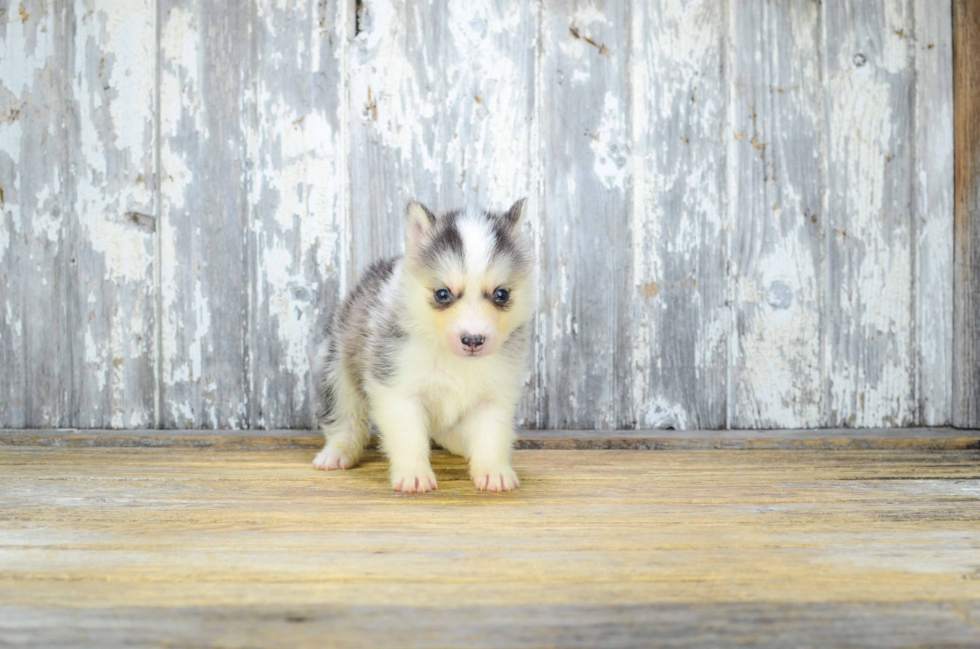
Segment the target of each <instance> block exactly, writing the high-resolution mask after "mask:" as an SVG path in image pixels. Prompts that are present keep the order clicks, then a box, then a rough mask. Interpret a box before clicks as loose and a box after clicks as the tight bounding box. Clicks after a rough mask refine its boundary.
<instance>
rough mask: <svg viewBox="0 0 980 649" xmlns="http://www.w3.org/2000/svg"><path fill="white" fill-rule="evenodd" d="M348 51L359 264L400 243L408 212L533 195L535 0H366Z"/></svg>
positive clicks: (361, 266) (500, 205)
mask: <svg viewBox="0 0 980 649" xmlns="http://www.w3.org/2000/svg"><path fill="white" fill-rule="evenodd" d="M357 25H358V30H359V31H358V32H357V34H356V37H355V40H354V42H353V43H352V47H351V53H350V55H351V73H350V74H351V90H350V93H351V106H350V117H351V146H352V163H351V181H352V205H353V213H354V221H353V233H352V234H353V237H352V247H353V259H352V263H353V265H354V269H355V272H357V271H360V270H362V269H364V268H365V267H366V266H367V265H369V264H370V263H371V262H372V261H373V260H375V259H377V258H378V257H380V256H383V255H391V254H396V253H399V252H401V251H402V250H403V249H404V241H403V239H404V224H403V218H402V216H403V212H404V209H405V205H406V203H407V202H408V201H409V200H410V199H412V198H418V199H419V200H421V201H422V202H424V203H427V204H429V206H430V207H432V208H433V209H445V208H450V207H458V206H460V205H462V204H477V205H488V206H492V207H497V208H504V207H509V206H510V203H511V202H513V200H515V199H516V198H520V197H521V196H526V195H528V192H529V190H530V187H529V175H530V173H529V171H530V169H529V165H530V158H529V137H530V131H531V126H530V121H531V118H532V110H533V106H534V103H533V102H534V90H533V76H532V75H533V70H534V67H533V66H534V58H533V55H534V49H533V45H534V40H533V39H534V28H535V22H534V15H533V14H532V12H531V11H530V7H529V3H528V2H525V1H522V2H514V3H511V2H499V1H491V0H481V1H479V2H471V3H466V4H460V3H453V2H449V1H448V0H439V1H436V2H433V3H432V4H425V3H420V2H412V1H410V0H380V1H378V2H365V3H361V6H360V14H359V18H358V20H357Z"/></svg>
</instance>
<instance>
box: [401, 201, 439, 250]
mask: <svg viewBox="0 0 980 649" xmlns="http://www.w3.org/2000/svg"><path fill="white" fill-rule="evenodd" d="M435 226H436V215H435V214H433V213H432V212H430V211H429V208H427V207H426V206H425V205H423V204H422V203H419V202H418V201H412V202H411V203H409V204H408V207H406V208H405V232H406V234H407V235H408V249H409V250H414V249H415V248H416V247H417V246H418V245H419V244H420V243H422V241H424V240H425V238H426V237H428V236H429V235H430V234H432V230H433V228H435Z"/></svg>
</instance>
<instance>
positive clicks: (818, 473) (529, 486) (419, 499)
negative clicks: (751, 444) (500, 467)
mask: <svg viewBox="0 0 980 649" xmlns="http://www.w3.org/2000/svg"><path fill="white" fill-rule="evenodd" d="M311 457H312V451H311V450H307V449H296V450H289V449H285V450H282V449H280V450H274V449H264V450H240V451H234V450H228V449H207V448H186V449H179V448H173V447H171V448H158V449H154V448H101V449H80V448H40V447H0V466H2V470H0V493H2V494H3V498H2V501H0V502H2V517H0V557H2V561H0V565H2V568H0V602H2V603H3V605H2V608H0V628H2V629H3V630H4V631H5V633H4V639H5V641H6V642H8V643H15V644H16V643H20V644H23V643H27V642H31V641H33V643H34V644H38V643H41V644H45V643H47V642H42V640H44V641H47V640H49V639H50V641H51V642H55V641H57V640H64V641H66V642H68V643H69V646H70V643H72V642H74V643H76V644H78V643H87V644H90V645H91V644H100V646H108V645H110V644H117V643H121V642H123V641H124V640H125V639H126V638H135V637H138V636H139V634H144V635H143V636H142V637H143V638H144V641H145V638H152V639H155V640H158V641H160V642H170V643H177V644H179V643H180V642H182V641H183V639H185V638H189V637H191V636H190V634H192V633H194V632H199V633H201V634H202V635H201V636H199V637H197V639H196V640H195V641H196V642H203V641H205V640H206V639H209V638H217V640H215V642H216V643H218V644H224V645H236V646H237V645H238V644H241V643H245V642H246V640H247V644H249V645H251V646H269V645H276V646H282V645H283V644H291V645H292V644H308V643H311V642H314V641H317V642H322V641H323V637H324V634H327V635H329V637H330V638H331V640H332V641H335V642H337V643H338V644H344V645H353V646H381V645H383V644H385V643H388V642H390V640H389V639H388V638H390V637H391V636H390V635H388V634H392V633H397V634H398V635H397V637H398V640H399V642H400V643H401V644H402V645H403V646H405V645H407V646H415V645H413V644H412V643H416V644H418V645H426V646H459V645H461V644H462V645H476V646H494V645H493V643H497V644H498V645H501V646H512V645H516V644H519V643H518V641H520V643H523V644H525V645H526V644H531V645H533V646H542V645H547V644H549V642H550V640H551V639H553V638H555V637H559V638H561V637H566V635H565V634H570V633H572V631H571V629H570V626H572V625H574V623H573V619H575V618H576V617H577V618H579V619H581V620H582V622H583V626H582V631H581V632H582V633H583V634H584V637H589V638H592V637H598V636H597V634H599V633H600V628H603V627H604V628H605V632H604V633H606V634H609V633H610V631H609V629H611V628H614V629H616V633H615V634H613V635H607V636H604V637H609V638H613V639H615V641H616V642H620V643H621V644H622V646H636V645H637V644H638V643H642V644H644V645H649V644H650V643H656V642H661V643H664V644H667V643H668V641H671V640H672V639H673V638H674V636H672V635H670V634H678V636H677V637H681V638H688V639H690V638H703V637H708V638H710V637H716V635H717V637H727V636H726V635H725V634H728V636H731V634H732V633H735V632H738V633H743V634H746V636H753V637H756V638H761V639H763V640H764V641H765V642H768V643H769V645H770V646H774V645H776V644H778V643H779V642H780V641H781V642H782V646H786V645H801V644H803V645H807V644H813V643H814V642H817V638H819V642H820V643H824V644H835V643H837V640H838V636H834V635H833V634H841V635H840V636H839V639H840V641H841V642H843V641H844V640H848V641H849V642H850V643H851V644H854V643H855V642H856V641H855V638H867V639H868V642H867V644H870V645H871V646H876V645H875V643H878V644H879V645H881V646H884V645H887V644H888V643H887V642H886V640H889V639H891V640H894V639H895V638H896V637H897V635H896V634H899V633H903V632H904V633H908V634H910V635H909V636H908V637H906V638H903V641H905V642H906V643H907V642H908V639H909V638H919V637H924V636H920V635H917V634H920V633H923V632H924V631H923V629H928V632H929V636H928V639H925V640H923V643H924V644H930V645H935V644H946V645H955V644H956V643H960V644H961V645H963V646H969V645H970V644H976V642H977V641H978V640H980V635H978V627H977V625H976V624H975V620H976V615H977V609H976V602H977V600H978V598H980V580H977V578H976V573H977V559H976V555H977V552H976V548H977V546H978V544H980V533H978V529H980V528H978V523H980V508H977V507H976V506H975V504H976V502H977V500H978V498H980V469H978V467H980V464H978V460H980V452H978V451H976V450H973V451H944V452H922V451H915V450H906V451H839V452H834V453H822V452H795V451H745V452H740V453H732V452H728V451H697V452H685V451H679V452H674V453H637V452H628V451H534V452H532V451H526V452H525V451H519V452H517V453H516V455H515V466H516V467H517V469H518V471H519V473H520V474H521V476H522V486H521V489H520V490H519V491H517V492H513V493H510V494H503V495H500V494H482V493H479V492H477V491H475V490H474V489H473V487H472V485H471V484H470V482H469V480H468V478H467V475H466V469H465V465H464V463H463V461H462V460H460V459H458V458H452V457H450V456H448V455H446V454H444V453H442V452H439V453H436V454H435V455H434V468H435V471H436V474H437V475H438V476H439V479H440V490H439V491H437V492H435V493H433V494H429V495H425V496H403V495H399V494H394V493H392V492H391V491H390V489H389V485H388V483H387V480H386V477H385V476H386V470H387V465H386V463H385V462H384V461H381V460H380V459H379V458H378V457H377V455H374V454H372V455H370V456H369V458H368V461H367V462H366V464H365V465H363V466H362V467H360V468H358V469H354V470H350V471H343V472H334V473H329V474H327V473H321V472H316V471H314V470H313V469H312V468H311V466H310V464H309V461H310V458H311ZM369 616H370V617H369ZM515 616H516V622H515V623H514V624H509V623H505V621H507V620H514V619H515ZM332 619H333V620H334V621H333V623H331V620H332ZM369 619H370V620H371V622H370V623H369V622H368V620H369ZM413 619H414V620H417V621H416V622H414V623H412V622H410V620H413ZM831 619H833V620H835V622H834V624H829V623H828V620H831ZM480 620H482V622H481V621H480ZM653 623H662V624H663V625H664V628H663V629H662V632H661V633H658V634H656V635H655V636H654V637H649V636H647V635H645V634H648V633H649V629H650V624H653ZM917 625H919V626H917ZM921 625H926V626H921ZM916 628H918V629H919V630H918V631H917V630H915V629H916ZM72 632H74V633H72ZM314 632H315V633H316V635H313V634H314ZM488 633H489V635H488ZM553 634H557V636H556V635H553ZM713 634H716V635H713ZM828 634H831V635H828ZM855 634H856V635H855ZM603 644H607V643H603Z"/></svg>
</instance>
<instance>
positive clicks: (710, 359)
mask: <svg viewBox="0 0 980 649" xmlns="http://www.w3.org/2000/svg"><path fill="white" fill-rule="evenodd" d="M631 22H632V43H633V63H632V106H633V117H632V120H633V124H634V126H633V160H634V164H633V171H634V175H635V178H634V199H633V201H634V203H633V211H632V223H631V224H630V228H631V233H632V240H633V244H632V245H633V248H632V258H631V259H629V258H627V259H620V258H619V257H617V256H616V254H615V253H612V252H610V251H608V250H605V249H603V250H601V252H600V251H596V252H597V253H598V254H595V255H593V258H592V261H593V263H594V264H596V266H599V267H600V268H602V267H604V268H609V269H611V270H610V271H607V274H599V275H598V277H597V279H599V280H601V281H600V282H596V283H593V282H592V281H591V280H589V279H588V278H585V277H582V278H581V279H582V281H583V282H584V283H585V285H586V286H591V287H592V290H595V291H604V290H608V291H612V290H613V281H614V280H619V281H622V280H620V279H619V278H620V277H621V274H622V273H623V271H622V270H621V269H622V268H627V267H628V266H629V264H630V263H632V275H633V276H632V279H631V280H628V281H629V288H630V292H629V293H628V294H627V300H628V299H630V298H631V299H632V301H633V304H634V307H633V308H634V314H633V318H634V324H633V327H634V328H633V330H632V332H631V334H630V337H631V338H632V340H631V341H630V343H631V344H632V363H630V361H629V355H627V356H626V357H623V358H619V359H617V361H616V362H617V363H619V364H620V365H621V366H622V367H625V368H628V371H630V372H632V373H633V374H634V377H633V379H632V381H633V383H632V400H633V403H632V407H633V408H634V412H635V415H634V416H635V419H636V421H637V425H638V426H640V427H643V428H678V429H690V428H723V427H724V426H725V421H726V416H727V414H726V410H727V386H728V376H727V362H728V348H727V345H728V330H729V312H728V307H727V299H728V281H727V269H726V254H727V253H726V244H727V236H728V227H727V225H726V218H727V215H726V212H725V202H726V200H727V199H726V192H727V189H726V179H725V178H726V176H725V174H726V171H725V170H726V146H727V144H728V139H729V138H731V136H732V135H731V133H730V132H729V129H728V128H727V126H728V119H727V115H726V110H727V90H726V66H727V63H726V61H725V43H726V28H727V25H726V21H725V15H724V12H723V11H721V10H719V7H718V5H717V3H714V2H710V1H701V2H687V3H675V2H659V1H655V2H637V3H635V6H634V15H633V16H632V21H631ZM576 74H577V72H574V71H571V72H566V79H567V78H568V77H569V76H571V77H573V87H574V76H575V75H576ZM599 94H600V96H601V92H600V93H599ZM575 101H577V99H576V100H574V101H570V102H569V103H575ZM575 135H577V134H576V133H574V132H570V133H567V136H568V137H569V138H572V137H573V136H575ZM563 136H564V133H563V131H562V129H561V128H560V124H556V125H555V131H554V138H555V141H558V140H559V139H560V138H561V137H563ZM549 163H550V161H549ZM571 163H572V164H575V160H574V159H573V160H571ZM556 171H558V172H565V170H562V169H558V170H556ZM566 173H567V172H566ZM576 185H578V183H577V182H576ZM585 187H586V189H591V187H590V186H588V185H586V186H585ZM568 189H571V188H568ZM556 191H564V188H561V187H559V188H557V190H556ZM570 199H573V200H574V201H575V202H576V204H578V203H583V200H582V198H581V197H580V196H579V195H574V194H572V195H571V196H570ZM584 205H585V207H586V209H587V210H588V211H589V212H595V211H596V208H595V207H594V206H591V205H589V204H588V202H587V201H584ZM611 207H613V206H611ZM614 214H615V212H612V211H610V212H608V213H607V216H606V217H605V218H607V219H612V218H614V216H613V215H614ZM585 236H594V235H592V234H591V233H585ZM625 241H626V237H625V236H623V235H622V234H619V235H618V236H617V237H616V238H611V239H608V240H603V248H606V247H607V246H612V249H617V248H619V249H621V248H622V246H624V245H626V244H625ZM556 244H557V248H558V250H559V251H561V250H562V249H567V244H565V243H564V242H562V240H561V238H560V237H558V238H557V239H556ZM546 245H551V244H550V242H549V243H548V244H546ZM567 254H571V253H567ZM573 263H575V262H573ZM608 272H612V273H613V275H611V276H610V275H609V274H608ZM572 290H578V289H577V288H576V289H572ZM595 310H596V311H602V312H604V314H603V317H613V318H615V317H617V316H616V314H615V313H610V311H611V309H610V308H609V307H608V306H603V307H600V308H597V309H595ZM596 317H598V316H593V319H592V320H591V321H590V323H589V324H590V328H596V327H598V328H599V329H605V330H612V327H611V323H610V322H596V321H595V318H596ZM582 331H583V335H584V332H586V331H589V329H585V328H583V329H582ZM585 351H586V352H588V353H595V352H602V351H603V350H601V349H598V350H590V349H588V348H586V349H585ZM587 358H588V356H586V357H583V359H582V362H583V363H584V362H586V361H587ZM600 358H601V357H600ZM552 371H554V372H564V371H565V370H564V369H563V368H562V366H561V363H558V364H557V366H556V367H555V368H554V369H553V370H552ZM555 425H559V422H556V424H555Z"/></svg>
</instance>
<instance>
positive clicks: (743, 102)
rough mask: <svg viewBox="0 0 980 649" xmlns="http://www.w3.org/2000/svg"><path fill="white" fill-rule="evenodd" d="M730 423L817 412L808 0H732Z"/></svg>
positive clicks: (818, 240) (814, 113) (819, 234)
mask: <svg viewBox="0 0 980 649" xmlns="http://www.w3.org/2000/svg"><path fill="white" fill-rule="evenodd" d="M731 11H732V32H731V33H732V47H731V52H732V54H733V66H732V70H731V74H732V79H731V92H730V98H729V100H730V102H731V106H730V108H729V111H730V114H731V115H732V116H733V123H732V127H731V128H732V131H733V132H732V133H729V134H728V137H729V150H730V151H731V156H730V164H731V169H730V174H731V178H732V179H733V181H734V182H733V183H732V186H731V202H730V206H731V215H732V216H731V218H732V227H733V233H732V248H731V249H732V260H731V273H732V286H733V296H732V300H733V308H734V310H735V312H734V315H735V322H734V324H735V330H734V331H733V333H732V335H733V336H735V340H734V341H733V343H734V344H733V346H732V347H733V355H732V359H731V362H732V379H733V381H734V385H733V391H734V393H733V394H734V403H733V404H732V418H731V420H730V421H729V422H728V424H729V426H730V427H733V428H783V427H786V428H806V427H814V426H819V425H821V423H822V422H823V420H824V407H823V406H824V400H823V392H824V383H823V380H824V373H823V371H822V370H823V349H822V342H823V327H822V325H823V321H822V318H821V312H822V310H823V305H822V288H823V282H822V279H823V277H822V272H823V243H824V236H823V228H824V220H825V214H824V213H823V196H824V191H825V187H826V184H825V181H824V173H823V162H822V161H823V156H824V150H825V147H824V137H823V136H824V133H825V132H826V131H825V128H824V101H823V100H824V94H823V79H822V78H821V71H822V70H821V67H822V66H821V64H820V55H821V51H822V50H821V36H822V30H821V23H820V5H819V4H818V3H813V2H776V3H772V2H754V1H753V0H746V1H739V2H735V3H733V4H732V8H731Z"/></svg>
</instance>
